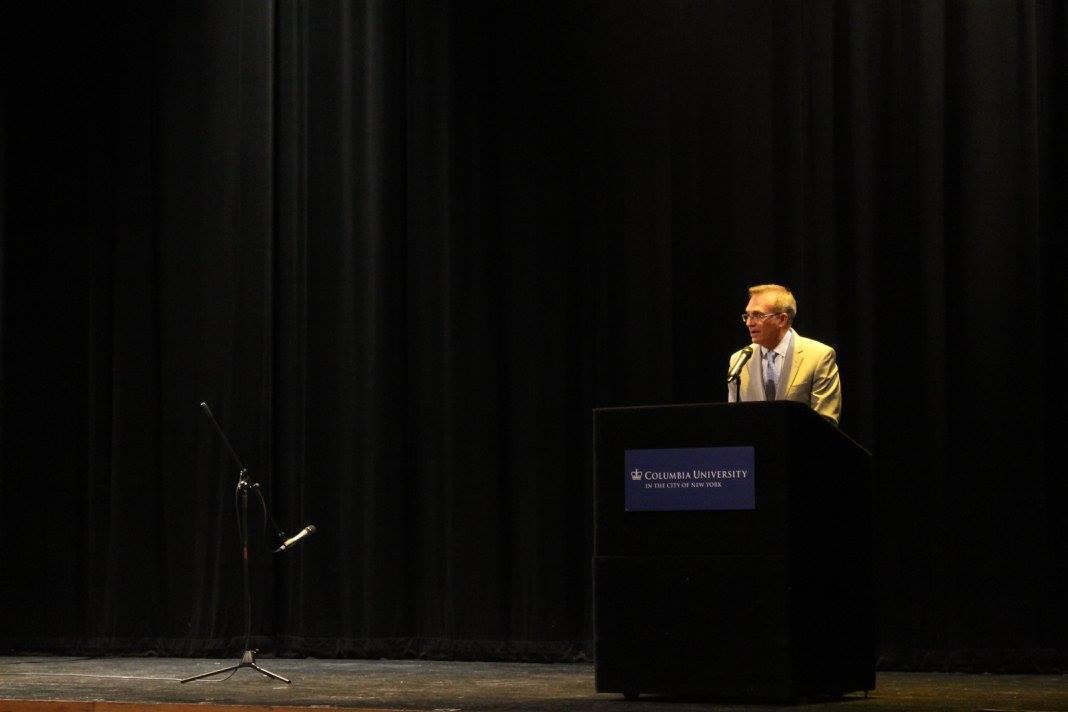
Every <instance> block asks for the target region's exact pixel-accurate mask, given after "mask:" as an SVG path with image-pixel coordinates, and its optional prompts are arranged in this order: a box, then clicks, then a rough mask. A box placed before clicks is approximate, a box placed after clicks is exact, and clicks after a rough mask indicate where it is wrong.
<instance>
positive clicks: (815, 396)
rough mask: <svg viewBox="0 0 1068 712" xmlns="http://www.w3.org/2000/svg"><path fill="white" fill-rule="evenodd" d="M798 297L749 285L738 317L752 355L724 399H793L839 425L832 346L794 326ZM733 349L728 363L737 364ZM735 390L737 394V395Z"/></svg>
mask: <svg viewBox="0 0 1068 712" xmlns="http://www.w3.org/2000/svg"><path fill="white" fill-rule="evenodd" d="M796 316H797V301H796V300H795V299H794V295H793V294H791V293H790V290H789V289H787V288H786V287H782V286H779V285H777V284H760V285H757V286H755V287H750V288H749V304H747V305H746V307H745V314H743V315H742V320H743V322H744V323H745V326H746V328H747V329H749V337H750V338H751V339H752V340H753V344H752V346H751V347H747V348H751V349H752V357H751V358H750V359H749V362H748V363H747V364H745V366H744V367H743V368H742V371H741V373H740V374H739V383H738V384H728V386H727V398H728V400H730V401H731V402H732V403H733V402H735V401H737V400H742V401H764V400H792V401H798V402H801V403H805V404H806V405H808V406H809V407H810V408H812V409H813V410H814V411H816V412H817V413H819V414H820V415H822V416H824V417H825V418H827V419H828V420H830V421H831V422H832V423H834V424H835V425H838V418H839V415H840V414H841V411H842V384H841V381H840V379H839V378H838V365H837V364H836V363H835V360H834V349H832V348H831V347H830V346H827V345H826V344H821V343H820V342H819V341H814V340H813V339H806V338H805V337H803V336H801V335H800V334H798V333H797V332H796V331H794V330H793V323H794V318H795V317H796ZM740 358H742V351H741V350H740V351H736V352H735V353H734V354H733V355H732V356H731V360H730V365H731V366H734V365H735V364H736V363H738V359H740ZM739 392H740V393H741V398H738V394H739Z"/></svg>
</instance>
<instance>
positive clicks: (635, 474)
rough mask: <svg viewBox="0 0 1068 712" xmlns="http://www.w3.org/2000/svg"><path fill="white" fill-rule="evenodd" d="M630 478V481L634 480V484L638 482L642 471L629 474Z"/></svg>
mask: <svg viewBox="0 0 1068 712" xmlns="http://www.w3.org/2000/svg"><path fill="white" fill-rule="evenodd" d="M630 478H631V479H632V480H634V481H635V482H640V481H641V479H642V471H641V470H635V471H634V472H632V473H630Z"/></svg>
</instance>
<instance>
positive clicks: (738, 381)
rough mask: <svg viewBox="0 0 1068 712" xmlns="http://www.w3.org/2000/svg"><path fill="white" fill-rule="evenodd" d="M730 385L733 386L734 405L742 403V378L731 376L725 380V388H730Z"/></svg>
mask: <svg viewBox="0 0 1068 712" xmlns="http://www.w3.org/2000/svg"><path fill="white" fill-rule="evenodd" d="M732 383H733V384H734V402H735V403H741V402H742V377H741V376H733V377H731V378H728V379H727V388H728V389H729V388H730V387H731V384H732Z"/></svg>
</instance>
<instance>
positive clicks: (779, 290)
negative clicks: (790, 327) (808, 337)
mask: <svg viewBox="0 0 1068 712" xmlns="http://www.w3.org/2000/svg"><path fill="white" fill-rule="evenodd" d="M757 294H772V295H774V296H775V311H776V312H783V313H785V314H786V315H787V316H788V317H790V323H791V324H793V323H794V317H796V316H797V300H796V299H794V294H793V292H791V291H790V290H789V289H787V288H786V287H784V286H782V285H781V284H758V285H756V286H755V287H750V288H749V296H751V297H752V296H755V295H757Z"/></svg>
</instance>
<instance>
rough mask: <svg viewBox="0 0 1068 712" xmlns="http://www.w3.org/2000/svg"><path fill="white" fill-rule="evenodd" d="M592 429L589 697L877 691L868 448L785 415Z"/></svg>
mask: <svg viewBox="0 0 1068 712" xmlns="http://www.w3.org/2000/svg"><path fill="white" fill-rule="evenodd" d="M593 418H594V421H593V422H594V494H595V497H596V501H595V513H594V520H595V532H594V558H593V586H594V645H595V674H596V685H597V691H598V692H621V693H623V694H624V695H625V696H626V697H627V698H628V699H632V698H635V697H637V696H638V695H640V694H645V693H647V694H662V695H678V696H700V697H711V698H721V699H731V700H776V701H796V700H798V699H801V698H821V697H838V696H841V695H843V694H846V693H849V692H853V691H861V690H863V691H868V690H872V689H874V688H875V656H876V637H875V605H874V591H873V572H872V543H873V542H872V529H871V509H872V502H871V498H872V489H871V455H870V454H869V453H868V452H867V451H866V450H864V448H862V447H861V446H859V445H858V444H856V443H855V442H854V441H853V440H851V439H850V438H849V437H848V436H847V435H845V434H844V433H842V432H841V431H840V430H838V429H837V428H836V427H834V426H833V425H831V424H830V423H829V422H827V421H826V420H824V419H823V418H822V417H821V416H819V415H817V414H816V413H815V412H813V411H812V410H810V409H809V408H808V407H806V406H805V405H803V404H800V403H794V402H790V401H774V402H767V403H765V402H760V403H732V404H727V403H717V404H702V405H680V406H657V407H635V408H603V409H597V410H595V411H594V413H593ZM717 483H718V484H717Z"/></svg>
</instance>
